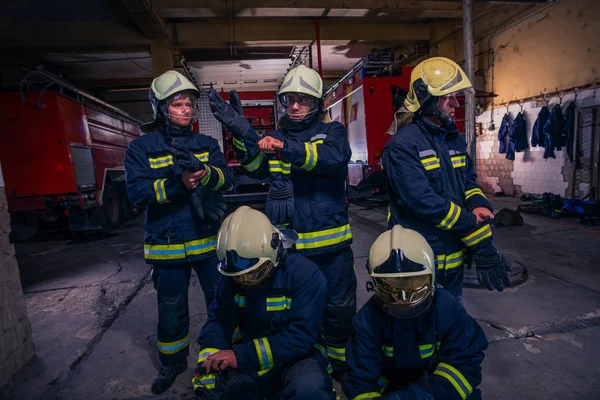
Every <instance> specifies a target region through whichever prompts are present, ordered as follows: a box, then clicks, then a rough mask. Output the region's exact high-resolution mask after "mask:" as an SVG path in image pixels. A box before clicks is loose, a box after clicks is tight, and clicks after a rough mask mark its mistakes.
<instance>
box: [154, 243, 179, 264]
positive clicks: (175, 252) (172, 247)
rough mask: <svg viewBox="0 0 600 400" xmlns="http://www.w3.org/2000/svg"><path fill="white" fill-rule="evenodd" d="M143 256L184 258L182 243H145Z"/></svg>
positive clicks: (164, 258)
mask: <svg viewBox="0 0 600 400" xmlns="http://www.w3.org/2000/svg"><path fill="white" fill-rule="evenodd" d="M144 257H145V258H146V259H147V260H179V259H182V258H185V247H184V245H183V244H145V245H144Z"/></svg>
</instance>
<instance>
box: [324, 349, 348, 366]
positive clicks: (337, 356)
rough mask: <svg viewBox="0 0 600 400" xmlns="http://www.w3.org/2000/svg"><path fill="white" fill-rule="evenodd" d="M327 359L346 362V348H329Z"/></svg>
mask: <svg viewBox="0 0 600 400" xmlns="http://www.w3.org/2000/svg"><path fill="white" fill-rule="evenodd" d="M326 351H327V357H329V358H333V359H334V360H339V361H344V362H345V361H346V348H345V347H331V346H327V350H326Z"/></svg>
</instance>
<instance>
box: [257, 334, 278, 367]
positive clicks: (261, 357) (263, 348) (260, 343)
mask: <svg viewBox="0 0 600 400" xmlns="http://www.w3.org/2000/svg"><path fill="white" fill-rule="evenodd" d="M253 342H254V347H255V348H256V354H257V355H258V362H259V364H260V369H261V370H262V369H270V368H273V367H274V366H275V363H274V362H273V353H271V345H269V340H268V339H267V338H260V339H254V340H253Z"/></svg>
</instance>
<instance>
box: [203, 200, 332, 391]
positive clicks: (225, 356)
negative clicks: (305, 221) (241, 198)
mask: <svg viewBox="0 0 600 400" xmlns="http://www.w3.org/2000/svg"><path fill="white" fill-rule="evenodd" d="M296 240H297V235H296V233H295V232H294V231H292V230H284V229H278V228H276V227H274V226H273V225H272V224H271V222H270V221H269V219H268V218H267V217H266V216H265V215H264V214H262V213H261V212H259V211H256V210H253V209H251V208H249V207H247V206H242V207H240V208H238V209H237V210H236V211H235V212H234V213H233V214H231V215H229V216H228V217H227V218H226V219H225V221H224V222H223V225H222V227H221V230H220V231H219V233H218V235H217V256H218V258H219V271H220V272H221V274H223V275H224V278H223V279H221V281H220V284H219V287H218V289H217V294H216V299H215V301H214V302H213V303H212V305H211V307H210V309H209V310H208V319H207V321H206V323H205V324H204V326H203V327H202V331H201V333H200V339H199V342H200V343H201V346H202V348H201V350H200V355H199V357H198V367H197V368H196V373H195V374H194V378H193V385H194V391H195V394H196V398H197V399H245V400H246V399H248V400H254V399H256V400H258V399H260V400H262V399H265V398H268V399H292V398H293V399H306V400H309V399H335V391H334V390H333V382H332V380H331V378H330V376H329V373H328V372H329V369H330V365H329V363H328V362H327V359H326V358H325V356H324V348H323V345H322V344H321V343H319V339H320V336H319V334H320V330H321V324H322V321H323V312H324V309H325V290H326V282H325V277H324V276H323V274H322V273H321V271H319V268H318V267H317V266H316V265H315V264H314V263H313V262H312V261H310V260H309V259H307V258H306V257H304V256H302V255H300V254H298V253H291V254H288V250H289V248H290V247H291V246H292V245H293V244H294V242H295V241H296Z"/></svg>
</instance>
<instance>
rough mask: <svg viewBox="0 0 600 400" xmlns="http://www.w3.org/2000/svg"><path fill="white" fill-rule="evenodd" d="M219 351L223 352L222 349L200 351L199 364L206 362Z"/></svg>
mask: <svg viewBox="0 0 600 400" xmlns="http://www.w3.org/2000/svg"><path fill="white" fill-rule="evenodd" d="M219 351H221V349H215V348H214V347H207V348H205V349H202V350H200V352H199V353H198V364H200V363H202V362H204V361H206V359H207V358H208V356H210V355H211V354H215V353H217V352H219Z"/></svg>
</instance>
